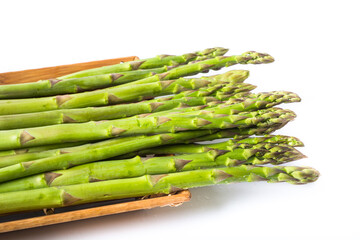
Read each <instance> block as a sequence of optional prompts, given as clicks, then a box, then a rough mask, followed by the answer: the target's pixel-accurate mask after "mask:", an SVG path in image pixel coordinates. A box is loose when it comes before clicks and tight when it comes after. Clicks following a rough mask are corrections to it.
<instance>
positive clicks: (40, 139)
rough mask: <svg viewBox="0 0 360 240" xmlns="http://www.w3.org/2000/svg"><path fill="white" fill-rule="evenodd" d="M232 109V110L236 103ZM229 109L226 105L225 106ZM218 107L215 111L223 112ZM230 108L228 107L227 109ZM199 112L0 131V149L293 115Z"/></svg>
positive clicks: (259, 121) (271, 110)
mask: <svg viewBox="0 0 360 240" xmlns="http://www.w3.org/2000/svg"><path fill="white" fill-rule="evenodd" d="M233 106H234V109H235V110H236V108H235V107H236V106H235V105H233ZM229 109H230V108H229ZM223 110H228V109H225V108H223V109H219V110H218V112H223ZM230 110H231V109H230ZM214 112H215V114H213V113H206V115H205V114H204V113H203V112H201V111H200V114H198V115H195V114H197V113H196V112H194V113H193V115H184V116H176V115H167V116H166V115H164V116H161V117H145V118H124V119H116V120H109V121H100V122H86V123H73V124H71V123H69V124H60V125H51V126H45V127H36V128H28V129H15V130H6V131H0V139H2V141H1V142H0V150H6V149H16V148H24V147H32V146H41V145H46V144H57V143H63V142H74V141H93V140H100V139H107V138H113V137H118V136H130V135H136V134H153V133H167V132H179V131H187V130H199V129H226V128H234V127H238V128H246V127H251V126H260V127H264V126H265V127H266V126H268V125H269V123H270V124H273V123H282V122H284V121H288V120H289V119H293V118H294V117H295V114H294V113H293V112H292V111H290V110H283V109H279V108H269V109H263V110H258V111H253V112H241V113H239V114H224V113H221V114H217V113H216V111H214Z"/></svg>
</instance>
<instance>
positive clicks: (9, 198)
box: [0, 165, 319, 213]
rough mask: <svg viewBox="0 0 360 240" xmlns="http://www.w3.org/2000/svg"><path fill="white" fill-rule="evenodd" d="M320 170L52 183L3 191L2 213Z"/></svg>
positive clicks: (311, 177) (293, 178) (299, 179)
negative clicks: (40, 186) (26, 188)
mask: <svg viewBox="0 0 360 240" xmlns="http://www.w3.org/2000/svg"><path fill="white" fill-rule="evenodd" d="M318 177H319V172H318V171H316V170H315V169H313V168H308V167H295V166H286V167H254V166H247V165H240V166H237V167H226V168H211V169H202V170H193V171H185V172H178V173H170V174H161V175H144V176H141V177H136V178H126V179H116V180H108V181H101V182H93V183H84V184H77V185H70V186H62V187H49V188H41V189H34V190H28V191H18V192H9V193H2V194H0V213H9V212H17V211H27V210H35V209H43V208H55V207H63V206H69V205H76V204H82V203H89V202H97V201H104V200H111V199H121V198H131V197H140V196H144V195H152V194H160V193H163V194H169V193H172V192H176V191H179V190H181V189H188V188H194V187H201V186H208V185H215V184H227V183H233V182H253V181H268V182H272V183H273V182H288V183H292V184H305V183H310V182H314V181H316V180H317V178H318Z"/></svg>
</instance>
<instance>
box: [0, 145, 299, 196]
mask: <svg viewBox="0 0 360 240" xmlns="http://www.w3.org/2000/svg"><path fill="white" fill-rule="evenodd" d="M229 147H230V146H229ZM231 147H232V148H233V149H231V152H229V151H226V150H220V149H217V150H214V149H212V150H206V151H204V152H199V153H195V154H194V153H193V154H184V155H178V156H171V157H150V158H140V157H139V156H136V157H134V158H131V159H124V160H113V161H100V162H95V163H88V164H83V165H80V166H76V167H73V168H70V169H67V170H60V171H54V172H47V173H42V174H37V175H33V176H29V177H26V178H21V179H16V180H13V181H9V182H5V183H2V184H0V193H4V192H13V191H22V190H30V189H36V188H45V187H54V186H66V185H74V184H81V183H90V182H95V181H104V180H111V179H120V178H131V177H139V176H142V175H145V174H151V175H153V174H165V173H172V172H177V171H190V170H197V169H202V168H209V167H224V166H226V167H232V166H237V165H240V164H250V165H255V164H256V165H257V164H266V163H271V164H281V163H285V162H289V161H294V160H297V159H300V158H302V157H304V155H303V154H301V153H300V152H299V151H297V150H296V149H294V148H293V147H290V146H288V145H277V144H264V143H260V144H255V145H251V146H247V145H246V144H242V145H238V144H233V145H232V146H231Z"/></svg>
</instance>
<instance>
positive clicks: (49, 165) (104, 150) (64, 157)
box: [0, 130, 213, 182]
mask: <svg viewBox="0 0 360 240" xmlns="http://www.w3.org/2000/svg"><path fill="white" fill-rule="evenodd" d="M212 132H213V131H212V130H198V131H187V132H181V133H168V134H158V135H153V136H144V135H141V136H134V137H128V138H115V139H110V140H106V141H101V142H97V143H93V144H92V145H91V146H90V147H87V148H86V149H85V150H83V151H75V152H69V153H67V152H62V154H60V155H57V156H52V157H47V158H42V159H38V160H35V161H29V162H22V163H18V164H14V165H11V166H8V167H4V168H0V182H5V181H9V180H13V179H17V178H21V177H26V176H29V175H33V174H37V173H42V172H48V171H52V170H60V169H67V168H70V167H72V166H76V165H81V164H84V163H89V162H94V161H99V160H103V159H108V158H112V157H115V156H118V155H122V154H126V153H129V152H134V151H138V150H141V149H145V148H151V147H156V146H160V145H167V144H176V143H182V142H184V141H187V140H190V139H193V138H196V137H200V136H204V135H207V134H211V133H212Z"/></svg>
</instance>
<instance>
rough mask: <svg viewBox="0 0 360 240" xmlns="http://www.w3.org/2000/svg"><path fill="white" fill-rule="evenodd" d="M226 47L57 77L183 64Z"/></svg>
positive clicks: (141, 60)
mask: <svg viewBox="0 0 360 240" xmlns="http://www.w3.org/2000/svg"><path fill="white" fill-rule="evenodd" d="M227 51H228V49H226V48H221V47H216V48H207V49H205V50H203V51H197V52H193V53H187V54H183V55H180V56H174V55H159V56H156V57H154V58H148V59H140V60H137V61H131V62H125V63H119V64H115V65H111V66H104V67H100V68H93V69H88V70H84V71H80V72H76V73H72V74H69V75H66V76H62V77H59V79H70V78H79V77H87V76H94V75H101V74H107V73H119V72H125V71H132V70H137V69H149V68H157V67H162V66H171V65H174V64H184V63H188V62H190V61H193V60H196V59H197V58H198V57H202V56H206V57H215V56H222V55H224V54H225V53H226V52H227Z"/></svg>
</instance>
